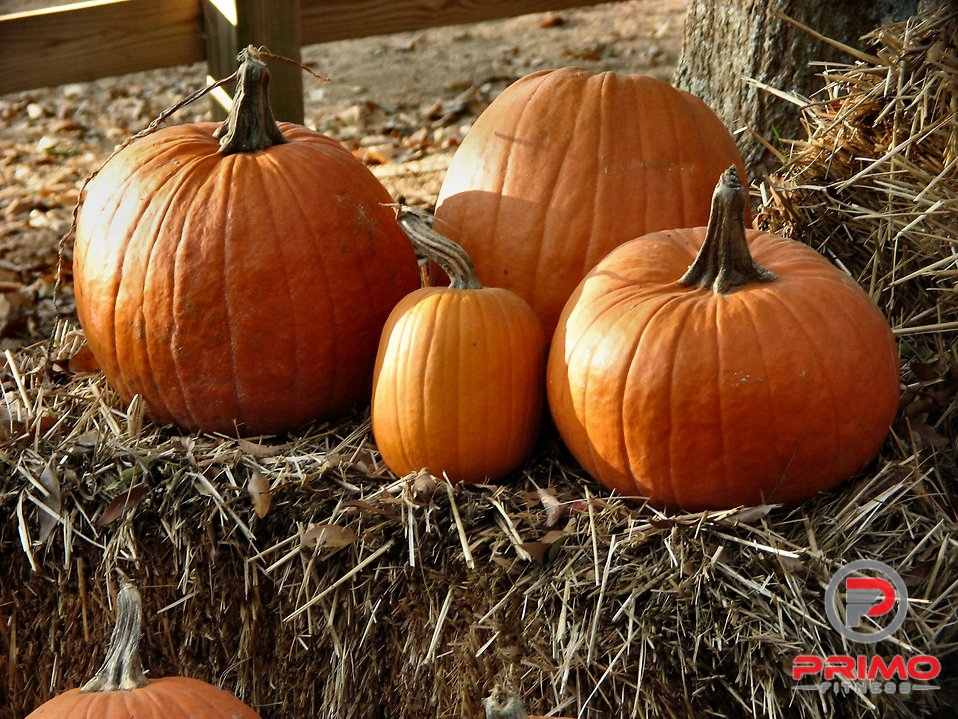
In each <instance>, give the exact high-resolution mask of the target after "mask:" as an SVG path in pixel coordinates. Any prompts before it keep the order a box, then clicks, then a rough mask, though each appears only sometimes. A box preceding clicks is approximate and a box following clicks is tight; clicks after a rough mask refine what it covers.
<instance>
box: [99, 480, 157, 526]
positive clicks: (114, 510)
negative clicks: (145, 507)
mask: <svg viewBox="0 0 958 719" xmlns="http://www.w3.org/2000/svg"><path fill="white" fill-rule="evenodd" d="M145 496H146V485H145V484H142V483H140V484H134V485H132V486H131V487H130V488H129V489H127V490H126V491H125V492H121V493H120V494H118V495H116V496H115V497H114V498H113V499H112V500H110V502H109V504H107V505H106V507H104V508H103V511H102V512H100V516H99V517H97V519H96V526H98V527H105V526H107V525H108V524H112V523H113V522H115V521H116V520H118V519H119V518H120V517H122V516H123V515H124V514H125V513H126V511H127V510H128V509H132V508H133V507H135V506H136V505H138V504H139V503H140V501H141V500H142V499H143V497H145Z"/></svg>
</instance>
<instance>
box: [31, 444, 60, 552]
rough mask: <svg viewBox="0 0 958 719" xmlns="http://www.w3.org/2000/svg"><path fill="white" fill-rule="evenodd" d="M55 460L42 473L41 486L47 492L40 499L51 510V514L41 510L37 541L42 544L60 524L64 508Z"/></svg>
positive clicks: (48, 463)
mask: <svg viewBox="0 0 958 719" xmlns="http://www.w3.org/2000/svg"><path fill="white" fill-rule="evenodd" d="M52 463H53V460H50V461H49V462H47V463H46V465H45V466H44V468H43V471H42V472H41V473H40V477H39V482H40V485H41V486H42V487H43V488H44V489H45V490H46V494H45V495H44V496H42V497H41V498H40V503H41V504H42V505H43V506H44V507H46V508H47V509H49V510H50V511H49V512H46V511H44V510H42V509H41V510H40V533H39V535H38V536H37V540H38V541H39V542H40V543H41V544H42V543H43V542H45V541H46V539H47V537H49V536H50V532H52V531H53V528H54V527H56V526H57V524H58V523H59V517H60V510H61V509H62V507H63V501H62V498H61V495H60V478H59V477H58V476H57V473H56V471H55V470H54V469H53V464H52Z"/></svg>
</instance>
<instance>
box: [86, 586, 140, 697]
mask: <svg viewBox="0 0 958 719" xmlns="http://www.w3.org/2000/svg"><path fill="white" fill-rule="evenodd" d="M142 620H143V608H142V605H141V601H140V592H139V591H138V590H137V588H136V586H135V585H134V584H133V582H132V581H130V579H128V578H127V577H125V576H124V577H122V578H121V579H120V589H119V591H118V592H117V595H116V625H115V626H114V627H113V636H112V637H110V648H109V649H108V650H107V653H106V659H104V660H103V665H102V666H101V667H100V669H99V671H97V673H96V674H94V675H93V678H92V679H90V681H88V682H87V683H86V684H84V685H83V686H82V687H81V688H80V691H83V692H111V691H129V690H130V689H139V688H140V687H145V686H146V685H147V684H149V683H150V682H149V680H148V679H147V678H146V674H144V672H143V663H142V662H141V661H140V624H141V622H142Z"/></svg>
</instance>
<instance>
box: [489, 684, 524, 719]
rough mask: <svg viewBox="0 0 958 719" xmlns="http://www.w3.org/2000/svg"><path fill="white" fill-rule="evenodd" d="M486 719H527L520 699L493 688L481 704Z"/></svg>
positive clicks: (506, 691)
mask: <svg viewBox="0 0 958 719" xmlns="http://www.w3.org/2000/svg"><path fill="white" fill-rule="evenodd" d="M483 707H484V708H485V710H486V719H529V715H528V714H527V713H526V707H525V705H524V704H523V703H522V699H521V698H520V697H519V695H518V694H516V693H515V692H512V691H509V690H508V689H503V688H502V687H498V686H497V687H494V688H493V690H492V694H490V695H489V696H488V697H486V699H485V701H484V702H483Z"/></svg>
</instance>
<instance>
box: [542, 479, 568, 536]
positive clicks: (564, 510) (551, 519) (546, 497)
mask: <svg viewBox="0 0 958 719" xmlns="http://www.w3.org/2000/svg"><path fill="white" fill-rule="evenodd" d="M539 501H540V502H542V507H543V509H545V510H546V521H545V522H544V523H543V524H545V526H546V527H554V526H556V525H557V524H558V523H559V522H560V521H562V519H563V518H564V517H565V516H566V515H567V514H568V513H569V509H568V507H566V505H564V504H563V503H562V502H560V501H559V500H558V499H556V497H555V495H554V494H552V492H550V491H548V490H546V489H541V488H540V489H539Z"/></svg>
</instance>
